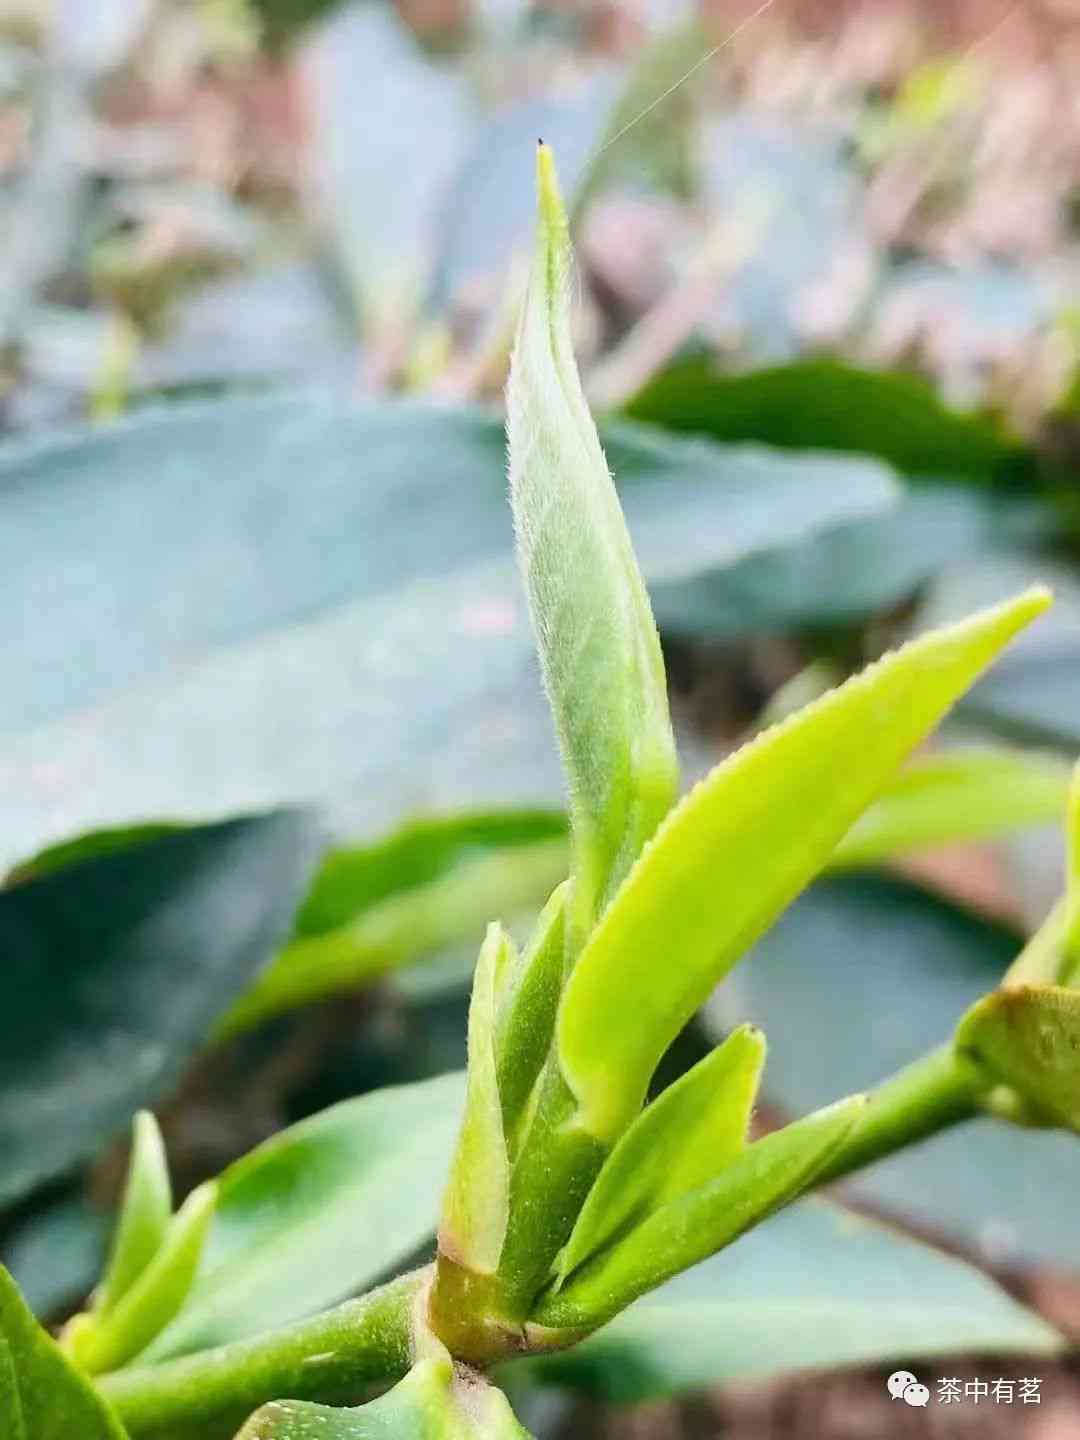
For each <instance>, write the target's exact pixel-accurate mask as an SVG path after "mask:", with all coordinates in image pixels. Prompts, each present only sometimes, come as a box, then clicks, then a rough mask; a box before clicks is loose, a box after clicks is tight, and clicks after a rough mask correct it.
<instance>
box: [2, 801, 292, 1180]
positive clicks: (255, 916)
mask: <svg viewBox="0 0 1080 1440" xmlns="http://www.w3.org/2000/svg"><path fill="white" fill-rule="evenodd" d="M318 848H319V837H318V834H317V832H316V828H315V826H314V825H313V823H312V822H311V820H310V818H309V817H308V816H306V815H305V814H304V813H302V812H297V811H283V812H278V813H273V814H268V815H264V816H254V817H251V818H249V819H243V820H233V821H227V822H224V823H221V824H217V825H205V826H196V827H193V828H191V829H189V830H185V831H182V832H179V833H175V834H170V835H165V836H163V837H159V838H157V839H153V840H150V841H148V842H146V843H145V844H142V845H138V846H136V847H135V848H128V849H125V850H122V851H116V852H114V853H111V854H104V855H99V856H98V857H97V858H95V859H89V860H86V861H85V862H84V863H82V864H77V865H70V866H68V867H66V868H64V869H62V870H58V871H55V872H53V873H51V874H45V875H43V876H42V877H41V878H40V879H31V880H27V881H25V882H24V883H22V884H18V885H14V886H12V887H11V888H10V889H7V890H4V891H2V892H0V948H2V949H3V953H4V957H5V963H4V966H3V970H2V973H0V1013H2V1015H3V1036H4V1040H3V1045H2V1046H0V1151H2V1152H3V1154H4V1157H5V1164H4V1167H3V1171H2V1172H0V1201H3V1200H6V1199H10V1198H13V1197H14V1196H16V1195H18V1194H20V1193H21V1192H23V1191H25V1190H26V1189H28V1188H29V1187H30V1186H32V1185H34V1184H36V1183H38V1182H39V1181H41V1180H42V1179H45V1178H46V1177H48V1176H51V1175H55V1174H58V1173H60V1172H62V1171H63V1170H65V1169H68V1168H70V1167H71V1166H73V1165H74V1164H75V1163H77V1162H78V1161H79V1160H81V1159H82V1158H83V1157H84V1156H85V1155H88V1154H90V1153H91V1152H92V1151H94V1150H95V1149H97V1148H98V1147H99V1146H100V1145H101V1144H102V1143H103V1142H104V1141H106V1140H107V1139H109V1138H111V1137H112V1136H113V1135H114V1134H115V1133H116V1132H117V1131H118V1130H120V1129H121V1128H123V1127H124V1126H125V1125H127V1124H128V1123H129V1121H130V1119H131V1116H132V1115H133V1113H134V1112H135V1111H136V1110H137V1109H138V1108H139V1107H140V1106H143V1105H147V1104H149V1103H152V1102H154V1101H155V1100H157V1099H159V1098H161V1097H162V1096H163V1095H166V1094H167V1093H168V1092H169V1089H170V1087H171V1086H172V1085H173V1084H174V1083H175V1081H176V1079H177V1077H178V1076H179V1074H180V1071H181V1068H182V1067H183V1065H184V1064H185V1063H186V1061H187V1060H188V1059H189V1057H190V1056H191V1055H192V1054H193V1053H194V1051H195V1050H197V1049H198V1048H199V1047H200V1046H201V1045H202V1044H203V1043H204V1041H205V1039H206V1037H207V1034H208V1033H209V1030H210V1026H211V1024H212V1023H213V1021H214V1020H215V1019H216V1017H217V1016H218V1015H219V1014H220V1013H221V1011H222V1010H224V1009H225V1008H226V1006H227V1005H228V1004H229V1003H230V1002H231V1001H233V1000H234V999H235V998H236V996H237V995H238V994H239V993H240V992H241V991H242V990H244V989H245V988H246V987H247V986H248V985H249V984H250V983H251V981H252V979H253V978H254V976H255V975H256V974H257V972H258V970H259V968H260V967H261V966H262V965H264V964H265V963H266V961H267V959H268V958H269V956H270V955H271V954H272V953H273V952H274V950H275V949H276V948H277V946H278V944H280V942H281V940H282V938H283V936H284V935H285V934H286V933H287V932H288V929H289V927H290V925H291V923H292V917H293V915H294V913H295V909H296V906H297V905H298V904H299V901H300V899H301V896H302V895H303V893H304V891H305V890H306V888H307V885H308V883H309V880H310V876H311V873H312V871H313V869H314V863H315V859H316V854H317V851H318ZM178 976H179V977H182V978H183V983H182V984H179V983H177V977H178ZM163 995H168V996H169V997H170V999H169V1003H168V1004H163V1003H162V996H163ZM73 1093H75V1094H77V1095H78V1097H79V1103H78V1105H76V1106H73V1105H71V1104H70V1103H69V1102H68V1097H70V1095H71V1094H73Z"/></svg>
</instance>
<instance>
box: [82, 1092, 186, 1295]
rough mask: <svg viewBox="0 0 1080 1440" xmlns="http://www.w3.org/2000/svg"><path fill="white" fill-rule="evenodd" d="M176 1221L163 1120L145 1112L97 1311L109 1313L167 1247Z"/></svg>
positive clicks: (136, 1130) (137, 1125)
mask: <svg viewBox="0 0 1080 1440" xmlns="http://www.w3.org/2000/svg"><path fill="white" fill-rule="evenodd" d="M171 1219H172V1186H171V1184H170V1183H169V1163H168V1160H167V1159H166V1157H165V1145H164V1142H163V1141H162V1138H161V1131H160V1130H159V1129H158V1124H157V1121H156V1120H155V1119H154V1117H153V1115H151V1114H150V1112H149V1111H148V1110H140V1111H139V1113H138V1115H136V1116H135V1121H134V1124H133V1127H132V1144H131V1160H130V1162H129V1164H128V1174H127V1183H126V1185H125V1187H124V1199H123V1203H122V1205H121V1207H120V1218H119V1220H118V1222H117V1226H116V1238H115V1240H114V1241H113V1246H112V1253H111V1256H110V1259H109V1265H108V1269H107V1270H106V1271H105V1278H104V1279H103V1280H102V1282H101V1285H100V1287H99V1288H98V1291H97V1293H96V1294H95V1296H94V1310H95V1312H97V1313H98V1314H101V1315H104V1314H107V1313H108V1312H109V1311H110V1310H111V1309H113V1307H114V1306H115V1305H116V1302H117V1301H118V1300H119V1299H120V1298H121V1297H122V1296H124V1295H126V1294H127V1292H128V1291H129V1290H130V1289H131V1287H132V1285H133V1284H134V1283H135V1281H136V1280H138V1278H139V1276H140V1275H142V1273H143V1271H144V1270H145V1269H146V1268H147V1266H148V1265H149V1264H150V1262H151V1261H152V1260H153V1258H154V1256H155V1255H156V1254H157V1253H158V1251H159V1250H160V1249H161V1246H162V1244H163V1242H164V1240H165V1235H166V1232H167V1231H168V1228H169V1221H170V1220H171Z"/></svg>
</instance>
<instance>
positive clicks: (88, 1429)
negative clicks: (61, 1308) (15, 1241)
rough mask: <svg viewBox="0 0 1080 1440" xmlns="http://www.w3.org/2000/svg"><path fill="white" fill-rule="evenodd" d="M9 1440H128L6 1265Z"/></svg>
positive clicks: (1, 1414) (2, 1348)
mask: <svg viewBox="0 0 1080 1440" xmlns="http://www.w3.org/2000/svg"><path fill="white" fill-rule="evenodd" d="M0 1420H2V1421H4V1422H5V1425H4V1429H3V1431H2V1432H0V1433H2V1434H3V1435H4V1440H8V1436H9V1435H10V1436H11V1440H75V1437H76V1436H77V1437H78V1440H125V1435H124V1431H123V1429H122V1427H121V1425H120V1422H119V1421H118V1420H117V1419H116V1417H115V1415H114V1414H113V1412H112V1410H111V1408H110V1407H109V1405H108V1404H107V1403H106V1401H105V1400H103V1399H102V1397H101V1396H100V1395H98V1394H97V1392H96V1391H95V1390H94V1388H93V1387H92V1386H91V1385H90V1383H89V1381H87V1380H86V1379H85V1378H84V1377H83V1376H82V1375H80V1374H79V1373H78V1371H76V1370H74V1369H73V1368H72V1366H71V1365H70V1364H69V1363H68V1361H67V1360H66V1359H65V1357H64V1355H63V1353H62V1352H61V1350H60V1347H59V1346H58V1345H57V1344H56V1342H55V1341H54V1340H53V1339H52V1338H51V1336H49V1335H47V1334H46V1333H45V1331H44V1330H42V1328H41V1326H40V1325H39V1324H38V1323H37V1321H36V1320H35V1319H34V1317H33V1315H32V1314H31V1313H30V1310H29V1307H28V1306H27V1304H26V1302H25V1300H23V1298H22V1296H21V1295H20V1294H19V1290H18V1287H17V1286H16V1284H15V1282H14V1281H13V1280H12V1278H11V1276H10V1275H9V1274H8V1272H7V1271H6V1270H5V1269H4V1267H3V1266H2V1265H0Z"/></svg>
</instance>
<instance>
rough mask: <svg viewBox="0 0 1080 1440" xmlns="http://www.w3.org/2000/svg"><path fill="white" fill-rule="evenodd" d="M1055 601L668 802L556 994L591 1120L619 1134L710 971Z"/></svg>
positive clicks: (829, 706)
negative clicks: (559, 994)
mask: <svg viewBox="0 0 1080 1440" xmlns="http://www.w3.org/2000/svg"><path fill="white" fill-rule="evenodd" d="M1049 603H1050V597H1049V595H1048V593H1047V592H1046V591H1045V590H1043V589H1041V588H1034V589H1032V590H1029V591H1027V592H1025V593H1024V594H1022V595H1020V596H1019V597H1017V598H1016V599H1014V600H1011V601H1008V602H1006V603H1004V604H1002V605H999V606H995V607H993V608H991V609H989V610H985V611H981V612H979V613H978V614H976V615H974V616H972V617H971V618H970V619H969V620H966V621H963V622H961V623H960V624H958V625H953V626H948V627H944V628H942V629H940V630H936V631H932V632H931V633H930V634H928V635H925V636H922V637H921V638H920V639H918V640H915V641H913V642H912V643H910V644H909V645H906V646H904V648H903V649H901V650H899V651H897V652H896V653H895V654H892V655H889V656H886V657H885V659H883V660H881V661H879V662H878V663H877V664H876V665H872V666H870V667H869V668H868V669H867V670H865V671H863V672H862V673H861V674H860V675H857V676H855V677H854V678H853V679H851V680H849V681H848V682H847V683H846V684H845V685H842V686H841V687H840V688H839V689H838V690H834V691H832V692H831V693H830V694H828V695H826V696H824V697H823V698H822V699H821V700H819V701H817V702H816V703H815V704H813V705H810V706H808V707H807V708H806V709H805V710H803V711H801V712H799V713H798V714H796V715H793V716H792V717H791V718H790V719H788V720H786V721H785V722H784V723H783V724H781V725H778V726H776V727H774V728H773V729H772V730H768V731H766V732H765V733H764V734H762V735H760V736H759V737H758V738H757V739H755V740H754V741H752V742H751V743H750V744H748V745H746V746H744V747H743V748H742V749H741V750H739V751H737V752H736V753H735V754H734V755H733V756H731V757H730V758H729V759H728V760H726V761H724V763H723V764H721V765H719V766H717V768H716V769H715V770H713V772H712V773H711V774H710V775H709V776H707V777H706V778H705V779H704V780H703V781H702V782H701V783H700V784H699V785H698V786H697V787H696V788H695V789H694V790H693V791H691V793H690V794H689V795H688V796H687V797H686V798H685V799H684V800H683V801H682V802H681V804H680V805H679V806H678V807H677V808H676V809H675V810H674V811H673V812H672V814H671V815H669V816H668V818H667V819H666V820H665V822H664V824H663V825H662V827H661V828H660V830H659V832H658V833H657V835H656V836H655V838H654V839H653V841H652V842H651V843H650V844H649V846H648V847H647V849H646V851H645V853H644V854H643V855H642V857H641V859H640V860H639V861H638V863H637V865H636V867H635V868H634V870H633V871H632V873H631V874H630V876H629V877H628V879H627V880H626V882H625V883H624V884H623V886H622V888H621V890H620V891H619V894H618V895H617V897H616V898H615V900H614V901H613V902H612V904H611V906H610V908H609V909H608V911H607V913H606V914H605V915H604V917H603V919H602V920H601V922H600V923H599V925H598V926H597V928H596V930H595V931H594V932H593V934H592V936H591V937H590V939H589V942H588V945H587V946H586V948H585V951H584V953H583V954H582V955H581V957H580V959H579V961H578V963H577V966H576V968H575V970H574V972H573V973H572V975H571V976H570V979H569V981H568V983H567V986H566V989H565V990H564V992H563V998H562V1002H561V1005H560V1008H559V1019H558V1030H557V1033H558V1047H559V1059H560V1063H561V1065H562V1069H563V1072H564V1074H565V1076H566V1079H567V1081H568V1083H569V1085H570V1087H571V1089H572V1090H573V1092H574V1094H575V1095H576V1096H577V1099H578V1102H579V1105H580V1109H581V1115H580V1120H581V1123H582V1124H583V1125H584V1126H585V1127H586V1128H587V1129H588V1130H589V1131H591V1133H592V1134H594V1135H596V1136H598V1137H601V1138H603V1139H606V1140H607V1141H609V1142H610V1141H613V1140H614V1139H616V1138H617V1137H618V1135H619V1134H620V1133H621V1132H622V1130H624V1129H625V1127H626V1126H627V1125H628V1124H629V1123H630V1121H631V1120H632V1119H633V1118H634V1116H635V1115H636V1114H637V1112H638V1110H639V1108H640V1106H641V1103H642V1100H643V1098H644V1096H645V1092H646V1088H647V1086H648V1083H649V1079H650V1077H651V1075H652V1073H653V1071H654V1069H655V1068H656V1064H657V1062H658V1060H659V1058H660V1056H661V1055H662V1054H663V1052H664V1050H665V1049H666V1048H667V1046H668V1044H669V1043H670V1042H671V1040H672V1039H673V1038H674V1037H675V1035H677V1034H678V1032H679V1030H680V1029H681V1028H682V1026H683V1025H684V1024H685V1023H686V1021H687V1020H688V1019H689V1018H690V1016H691V1015H692V1014H693V1013H694V1011H695V1010H696V1009H697V1008H698V1007H699V1006H700V1005H701V1003H702V1002H703V1001H704V999H705V998H706V996H707V995H708V993H709V991H710V990H711V989H712V988H713V987H714V986H715V985H716V983H717V981H718V980H720V979H721V977H722V976H723V975H724V974H725V973H726V972H727V971H728V970H729V969H730V968H731V967H732V965H734V964H735V962H736V961H737V960H738V959H739V958H740V957H741V956H742V955H743V954H744V953H745V951H746V950H747V949H748V948H749V947H750V946H751V945H752V944H753V943H754V941H755V940H756V939H757V938H758V937H759V936H760V935H761V934H762V933H763V932H764V931H765V930H766V929H767V928H768V927H769V926H770V925H771V924H772V923H773V921H774V920H775V919H776V918H777V916H778V915H779V914H780V913H781V911H782V910H784V908H785V907H786V906H787V905H788V904H789V903H790V902H791V901H792V900H793V899H794V898H795V896H796V895H797V894H798V893H799V891H800V890H802V889H803V888H804V887H805V886H806V885H807V884H808V883H809V882H810V880H812V879H813V877H814V875H815V874H817V872H818V871H819V870H821V869H822V867H823V866H824V865H825V864H826V863H827V861H828V858H829V855H830V853H831V852H832V850H833V849H834V848H835V846H836V844H837V842H838V841H839V840H840V839H841V837H842V836H843V835H844V834H845V832H846V831H847V830H848V829H849V828H850V826H851V825H852V823H853V822H854V821H855V819H856V818H857V817H858V815H859V814H860V812H861V811H862V810H864V809H865V808H866V806H867V805H868V804H869V803H870V801H871V800H873V798H874V796H875V795H876V794H877V793H878V791H879V790H880V789H881V787H882V786H883V785H884V784H885V783H886V781H887V780H888V779H889V777H890V776H891V775H892V774H893V772H894V771H895V770H896V769H897V767H898V766H899V764H900V763H901V761H902V760H903V759H904V758H905V756H906V755H907V753H908V752H909V751H910V750H911V749H912V748H913V747H914V746H915V745H917V744H918V743H919V742H920V741H921V740H922V739H924V738H925V736H926V735H927V734H928V733H929V731H930V730H932V729H933V727H934V726H935V725H936V724H937V722H938V721H939V720H940V719H941V717H942V716H943V715H944V714H945V712H946V711H947V710H948V709H949V707H950V705H951V704H952V703H953V702H954V701H955V700H956V699H957V697H958V696H959V695H961V694H962V693H963V692H964V690H965V689H967V687H968V686H969V685H970V684H971V682H972V681H973V680H974V678H975V677H976V676H977V675H978V673H979V672H980V671H981V670H982V669H984V668H985V666H986V665H988V664H989V663H990V662H991V660H993V658H994V657H995V655H996V654H997V653H998V651H999V650H1001V648H1002V647H1003V646H1004V645H1006V644H1007V643H1008V641H1009V640H1010V639H1011V638H1012V637H1013V635H1015V634H1016V632H1017V631H1018V630H1020V629H1022V628H1023V627H1024V626H1025V625H1027V624H1028V623H1030V621H1031V620H1033V619H1034V618H1035V617H1036V616H1037V615H1039V614H1041V612H1042V611H1043V610H1045V608H1046V607H1047V605H1048V604H1049ZM841 778H842V781H843V783H842V784H841V783H840V780H841Z"/></svg>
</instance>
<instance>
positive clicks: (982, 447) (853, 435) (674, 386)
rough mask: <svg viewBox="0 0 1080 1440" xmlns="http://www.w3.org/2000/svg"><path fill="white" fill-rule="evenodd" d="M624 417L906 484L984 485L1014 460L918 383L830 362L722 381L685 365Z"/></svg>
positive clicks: (714, 371)
mask: <svg viewBox="0 0 1080 1440" xmlns="http://www.w3.org/2000/svg"><path fill="white" fill-rule="evenodd" d="M627 413H628V414H629V415H631V416H633V417H634V418H635V419H637V420H648V421H650V422H651V423H653V424H656V425H663V426H664V427H665V428H666V429H668V430H679V431H690V432H693V433H697V434H703V435H711V436H712V437H713V438H714V439H717V440H728V441H731V440H760V441H764V442H766V443H767V444H769V445H781V446H788V447H791V448H793V449H797V450H811V449H824V450H840V451H849V452H853V453H858V454H863V455H877V456H879V457H880V458H881V459H883V460H888V461H889V462H890V464H893V465H895V466H896V468H897V469H898V470H900V471H902V472H903V473H904V474H907V475H915V476H927V475H935V476H953V477H956V478H962V479H975V480H986V479H990V478H991V477H993V476H994V475H998V474H1000V473H1002V472H1003V471H1005V470H1007V469H1009V468H1010V467H1012V466H1015V465H1017V464H1018V463H1021V462H1022V461H1023V458H1024V454H1023V451H1022V450H1021V448H1020V446H1019V445H1018V444H1017V443H1016V442H1015V441H1013V440H1011V439H1010V438H1009V437H1008V436H1006V435H1004V434H1003V433H1002V432H1001V430H1000V429H999V428H998V427H997V426H996V425H994V424H993V423H991V422H990V421H988V420H984V419H982V418H980V417H977V416H971V415H963V414H960V413H959V412H957V411H953V410H949V409H947V408H946V407H945V406H944V405H943V404H942V403H941V401H940V400H939V399H938V397H937V395H936V394H935V392H934V390H933V388H932V386H931V385H930V384H929V383H928V382H927V381H925V380H922V379H920V378H918V377H916V376H913V375H906V374H901V373H898V372H877V371H869V370H859V369H856V368H854V367H853V366H850V365H845V364H843V363H841V362H840V361H836V360H800V361H797V362H795V363H794V364H791V365H781V366H777V367H775V368H774V369H769V370H758V371H754V372H751V373H750V374H748V375H726V374H724V373H723V372H722V371H721V370H720V369H719V368H718V367H717V365H716V363H715V361H713V360H710V359H709V358H707V357H705V356H700V357H699V356H695V357H692V358H689V359H686V360H680V361H677V362H676V363H675V364H673V365H671V366H670V367H669V368H668V369H667V370H664V371H663V372H661V374H660V375H658V376H657V377H656V378H655V379H654V380H652V381H650V382H649V384H648V385H647V386H646V387H645V389H644V390H642V391H641V392H640V394H638V395H637V396H635V398H634V399H633V400H632V401H631V402H630V404H629V406H628V407H627Z"/></svg>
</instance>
